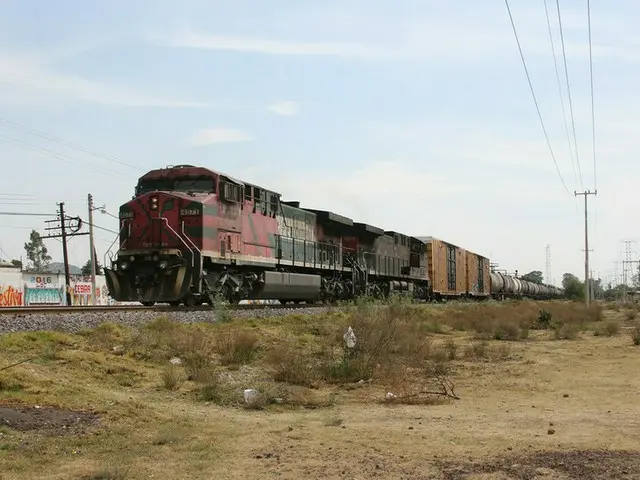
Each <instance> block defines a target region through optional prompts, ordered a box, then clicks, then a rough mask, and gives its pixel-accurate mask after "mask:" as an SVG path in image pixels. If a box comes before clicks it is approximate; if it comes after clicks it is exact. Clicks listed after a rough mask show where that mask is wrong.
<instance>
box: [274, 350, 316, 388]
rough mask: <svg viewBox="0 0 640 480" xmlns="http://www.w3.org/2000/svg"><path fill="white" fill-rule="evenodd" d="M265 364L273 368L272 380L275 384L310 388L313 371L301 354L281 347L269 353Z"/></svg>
mask: <svg viewBox="0 0 640 480" xmlns="http://www.w3.org/2000/svg"><path fill="white" fill-rule="evenodd" d="M267 362H268V363H269V364H271V365H272V366H273V367H274V373H273V379H274V380H275V381H276V382H283V383H290V384H292V385H301V386H304V387H310V386H311V385H312V381H313V371H312V370H311V368H310V367H309V365H308V364H307V362H306V361H305V359H304V357H303V356H302V354H300V353H298V352H296V351H295V350H293V348H291V347H289V346H283V347H282V348H278V349H276V350H273V351H272V352H270V354H269V355H268V356H267Z"/></svg>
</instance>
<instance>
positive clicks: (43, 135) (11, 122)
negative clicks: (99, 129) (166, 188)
mask: <svg viewBox="0 0 640 480" xmlns="http://www.w3.org/2000/svg"><path fill="white" fill-rule="evenodd" d="M0 123H4V124H5V125H9V126H12V127H14V128H17V129H21V130H25V131H27V132H29V133H31V134H32V135H36V136H38V137H41V138H45V139H47V140H49V141H52V142H56V143H61V144H64V145H67V146H70V147H72V148H75V149H77V150H81V151H83V152H85V153H88V154H90V155H93V156H95V157H98V158H102V159H104V160H108V161H110V162H114V163H117V164H119V165H122V166H125V167H129V168H133V169H134V170H141V169H140V167H136V166H135V165H132V164H130V163H127V162H124V161H122V160H120V159H119V158H117V157H114V156H112V155H106V154H104V153H100V152H97V151H95V150H93V149H91V148H88V147H85V146H83V145H80V144H79V143H75V142H71V141H69V140H65V139H64V138H62V137H57V136H55V135H51V134H48V133H45V132H41V131H39V130H36V129H35V128H32V127H29V126H27V125H24V124H22V123H19V122H16V121H14V120H10V119H8V118H6V117H4V116H2V115H0Z"/></svg>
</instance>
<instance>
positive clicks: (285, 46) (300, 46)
mask: <svg viewBox="0 0 640 480" xmlns="http://www.w3.org/2000/svg"><path fill="white" fill-rule="evenodd" d="M155 40H157V41H160V42H161V43H164V44H166V45H167V46H169V47H176V48H194V49H201V50H220V51H234V52H249V53H258V54H263V55H288V56H291V55H294V56H309V55H313V56H331V57H352V58H353V57H355V58H379V57H383V56H396V55H397V53H398V52H393V51H391V50H388V49H386V48H383V47H380V48H377V47H370V46H367V45H362V44H358V43H339V42H337V43H336V42H301V41H285V40H273V39H268V38H262V37H245V36H233V35H207V34H198V33H178V34H175V35H170V36H168V37H165V38H162V37H155Z"/></svg>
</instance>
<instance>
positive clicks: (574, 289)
mask: <svg viewBox="0 0 640 480" xmlns="http://www.w3.org/2000/svg"><path fill="white" fill-rule="evenodd" d="M562 288H564V294H565V296H566V297H567V298H569V299H571V300H583V299H584V283H582V282H581V281H580V280H579V279H578V277H576V276H575V275H574V274H573V273H565V274H564V275H562Z"/></svg>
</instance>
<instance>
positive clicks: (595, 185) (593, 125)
mask: <svg viewBox="0 0 640 480" xmlns="http://www.w3.org/2000/svg"><path fill="white" fill-rule="evenodd" d="M587 22H588V25H589V76H590V79H591V129H592V130H591V131H592V135H593V142H592V148H593V188H594V189H597V188H598V177H597V175H596V115H595V108H594V100H593V53H592V42H591V2H590V0H587Z"/></svg>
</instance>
